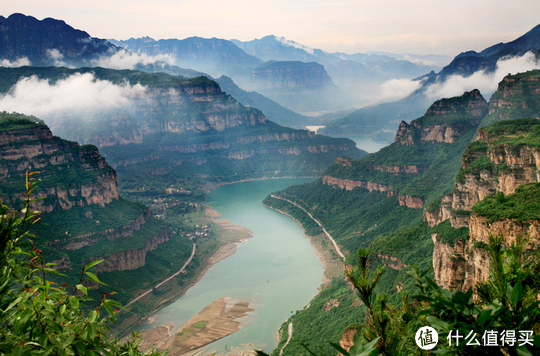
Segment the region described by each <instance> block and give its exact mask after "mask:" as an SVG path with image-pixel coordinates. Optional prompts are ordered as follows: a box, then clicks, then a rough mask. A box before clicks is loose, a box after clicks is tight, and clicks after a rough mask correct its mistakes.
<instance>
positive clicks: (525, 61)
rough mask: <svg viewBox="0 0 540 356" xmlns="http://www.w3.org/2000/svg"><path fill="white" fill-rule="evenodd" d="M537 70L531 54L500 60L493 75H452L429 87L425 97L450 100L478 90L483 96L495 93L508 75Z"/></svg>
mask: <svg viewBox="0 0 540 356" xmlns="http://www.w3.org/2000/svg"><path fill="white" fill-rule="evenodd" d="M538 68H540V64H539V63H538V62H537V61H536V57H535V56H534V54H533V53H531V52H529V53H526V54H524V55H523V56H521V57H511V58H501V59H500V60H499V61H498V62H497V69H496V70H495V71H494V72H493V73H486V72H485V71H484V70H480V71H478V72H475V73H474V74H473V75H471V76H470V77H463V76H461V75H452V76H450V77H448V78H447V79H446V80H445V81H444V82H443V83H436V84H432V85H430V86H429V87H428V88H427V91H426V95H427V96H428V97H429V98H430V99H440V98H450V97H454V96H458V95H461V94H463V93H464V92H466V91H471V90H473V89H478V90H480V92H481V93H482V95H484V96H485V95H488V94H491V93H493V92H495V91H496V90H497V85H498V84H499V82H500V81H501V80H502V79H503V78H504V77H505V76H507V75H508V74H516V73H521V72H526V71H529V70H532V69H538ZM486 99H489V98H486Z"/></svg>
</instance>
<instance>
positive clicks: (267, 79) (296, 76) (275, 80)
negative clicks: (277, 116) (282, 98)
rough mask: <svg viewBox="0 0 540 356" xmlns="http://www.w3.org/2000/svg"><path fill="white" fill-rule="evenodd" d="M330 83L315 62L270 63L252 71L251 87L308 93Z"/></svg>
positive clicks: (323, 70)
mask: <svg viewBox="0 0 540 356" xmlns="http://www.w3.org/2000/svg"><path fill="white" fill-rule="evenodd" d="M330 83H332V79H331V78H330V77H329V76H328V74H327V73H326V70H325V69H324V66H323V65H321V64H318V63H315V62H310V63H304V62H295V61H284V62H280V61H270V62H268V63H265V64H263V65H261V66H259V67H257V68H255V69H254V70H253V73H252V87H253V89H254V90H257V89H266V90H268V89H283V88H286V89H291V90H301V91H306V90H307V91H310V90H314V89H318V88H320V87H322V86H325V85H327V84H330Z"/></svg>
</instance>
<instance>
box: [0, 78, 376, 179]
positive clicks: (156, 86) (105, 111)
mask: <svg viewBox="0 0 540 356" xmlns="http://www.w3.org/2000/svg"><path fill="white" fill-rule="evenodd" d="M31 75H35V76H36V77H38V78H40V79H41V80H50V82H51V83H52V82H54V80H55V78H57V77H56V76H57V75H62V76H63V77H66V78H67V77H70V78H71V77H74V78H81V77H83V78H86V79H88V80H92V81H96V82H98V81H99V82H100V83H101V84H103V85H111V86H115V88H116V89H117V90H120V91H122V92H125V97H123V98H122V100H120V102H119V103H118V104H115V105H113V106H107V105H105V106H104V107H101V106H100V105H94V106H92V107H91V108H86V109H84V110H70V111H69V112H67V111H57V112H54V113H51V114H47V116H46V117H44V120H45V121H46V122H47V124H48V125H49V126H50V127H51V129H52V131H53V132H54V133H55V134H57V135H60V136H62V137H66V138H68V139H71V140H76V141H77V142H81V143H90V144H94V145H96V146H98V147H99V148H100V149H101V152H102V153H103V154H104V155H106V156H107V159H108V161H109V162H110V163H111V164H112V165H113V166H115V167H123V166H125V167H127V166H137V167H142V166H143V165H141V162H147V163H148V164H146V165H144V170H145V171H148V173H149V174H150V172H160V171H163V163H162V160H169V161H172V162H175V163H174V164H175V166H180V165H183V164H185V163H195V164H196V165H197V166H204V167H200V168H197V170H198V171H203V172H204V173H202V174H203V175H207V174H208V173H207V172H208V171H210V172H212V169H207V168H206V167H208V166H209V165H211V164H212V163H215V162H217V163H218V164H222V163H223V162H227V161H231V160H233V161H234V160H242V161H246V160H249V159H251V162H250V163H243V162H242V163H240V166H241V169H240V170H236V171H235V172H231V173H232V174H233V175H237V174H238V175H239V174H244V173H245V172H249V174H250V175H254V176H257V175H260V174H268V172H276V171H279V172H281V171H284V170H287V171H289V172H294V174H295V175H296V174H298V175H307V174H310V175H313V174H314V173H313V172H316V173H319V172H322V170H324V168H326V167H327V166H328V165H330V164H331V162H332V161H333V160H335V159H336V158H337V157H339V156H341V155H343V153H344V152H345V153H346V155H348V156H351V157H353V158H359V157H361V156H363V155H365V154H366V153H365V152H363V151H361V150H358V149H357V148H355V144H354V142H353V141H352V140H348V139H338V138H330V137H324V136H321V135H315V134H313V133H310V132H308V131H306V130H295V129H291V128H287V127H283V126H279V125H277V124H275V123H273V122H271V121H269V120H267V119H266V117H265V116H264V115H263V113H262V112H261V111H259V110H257V109H255V108H251V107H245V106H243V105H241V104H240V103H239V102H237V101H236V100H235V99H234V98H232V97H231V96H230V95H228V94H226V93H225V92H223V91H222V90H221V89H220V87H219V85H218V84H217V83H216V82H214V81H212V80H209V79H207V78H206V77H199V78H194V79H186V78H182V77H178V76H170V75H167V74H163V73H161V74H148V73H142V72H138V71H115V70H109V69H103V68H91V69H90V68H82V69H76V70H72V69H67V68H56V69H54V71H53V70H51V69H50V68H25V69H24V70H23V69H21V68H0V76H2V77H6V78H8V79H7V81H6V83H5V84H6V85H5V86H4V90H8V89H9V87H10V86H13V85H15V84H16V83H17V81H18V79H20V78H23V77H28V76H31ZM57 84H58V83H57ZM58 85H60V84H58ZM276 154H277V155H280V156H288V157H287V158H286V159H285V160H288V162H287V163H286V165H283V164H282V160H276V159H275V155H276ZM164 157H166V158H164ZM293 161H294V162H293ZM233 165H238V164H237V163H234V164H233ZM167 166H168V165H167ZM248 166H249V167H248ZM167 169H169V168H167ZM167 173H170V170H169V172H167ZM221 173H223V170H221V171H220V172H215V174H213V175H211V178H214V177H215V176H220V177H224V175H223V174H221ZM316 173H315V174H316ZM178 174H180V175H182V174H183V173H182V172H178ZM220 179H224V178H220ZM226 179H229V173H227V176H226Z"/></svg>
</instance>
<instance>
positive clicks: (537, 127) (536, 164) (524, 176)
mask: <svg viewBox="0 0 540 356" xmlns="http://www.w3.org/2000/svg"><path fill="white" fill-rule="evenodd" d="M539 147H540V121H538V120H535V119H522V120H508V121H502V122H499V123H496V124H494V125H492V126H487V127H484V128H482V129H480V130H479V132H478V140H477V141H475V142H473V143H472V144H471V145H470V146H469V147H468V148H467V151H466V152H465V154H464V156H463V159H462V165H461V169H460V171H459V173H458V175H457V178H456V183H455V187H454V190H453V192H452V193H451V194H449V195H447V196H445V197H444V198H443V200H442V202H441V204H440V205H439V206H437V207H436V208H434V209H432V210H431V211H425V212H424V218H425V220H426V221H427V222H428V224H429V225H430V226H435V225H438V224H442V223H446V224H448V223H449V224H450V225H451V228H453V229H463V228H465V229H468V238H460V239H456V240H452V239H448V238H446V236H443V235H441V234H439V236H436V235H435V234H434V236H433V241H434V253H433V267H434V271H435V278H436V280H437V283H439V284H440V285H442V286H443V287H445V288H460V289H463V290H467V289H468V288H470V287H473V286H474V285H475V284H476V283H477V282H479V281H482V280H484V279H485V278H486V277H487V276H488V274H489V268H490V261H489V251H488V250H487V245H488V243H489V236H490V235H493V236H498V235H501V234H502V236H503V244H504V245H505V246H511V244H512V243H515V241H516V239H517V237H518V235H520V236H522V237H527V238H529V239H530V241H529V245H528V248H529V249H530V250H534V249H537V248H538V246H539V243H540V239H539V237H540V236H539V233H538V227H539V226H540V224H539V221H538V218H539V217H538V216H537V211H538V209H537V206H536V205H537V201H538V199H537V198H538V188H539V185H538V183H539V182H540V175H539V173H538V172H539V169H540V152H539Z"/></svg>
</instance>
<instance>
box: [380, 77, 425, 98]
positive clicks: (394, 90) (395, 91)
mask: <svg viewBox="0 0 540 356" xmlns="http://www.w3.org/2000/svg"><path fill="white" fill-rule="evenodd" d="M421 86H422V82H421V81H419V80H410V79H390V80H389V81H387V82H385V83H383V84H381V87H380V89H381V92H380V96H379V99H381V101H382V102H387V101H396V100H400V99H403V98H405V97H407V96H409V95H411V94H412V93H413V92H414V91H415V90H417V89H419V88H420V87H421Z"/></svg>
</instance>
